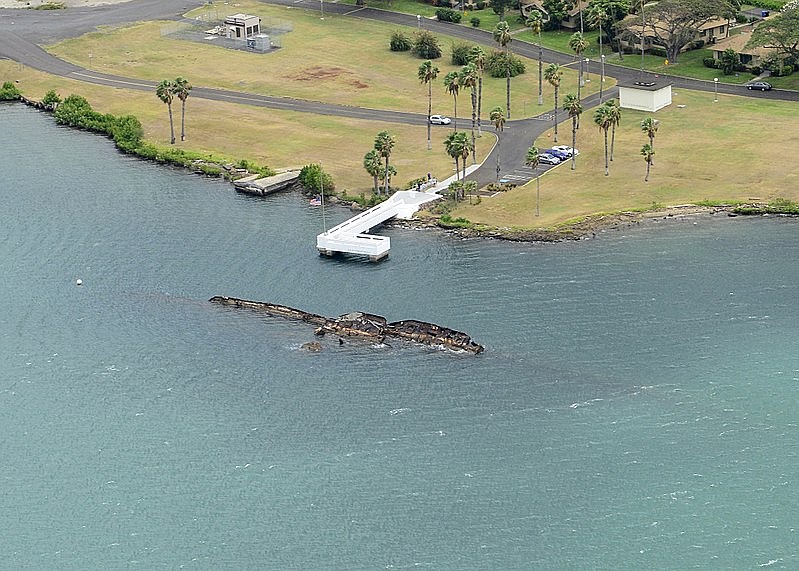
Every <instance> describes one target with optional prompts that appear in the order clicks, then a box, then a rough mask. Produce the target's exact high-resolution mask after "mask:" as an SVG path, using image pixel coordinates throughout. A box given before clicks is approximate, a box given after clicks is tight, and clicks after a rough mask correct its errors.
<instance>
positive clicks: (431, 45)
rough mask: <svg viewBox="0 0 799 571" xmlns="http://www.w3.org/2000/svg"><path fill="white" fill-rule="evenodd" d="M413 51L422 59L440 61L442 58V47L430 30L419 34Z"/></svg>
mask: <svg viewBox="0 0 799 571" xmlns="http://www.w3.org/2000/svg"><path fill="white" fill-rule="evenodd" d="M412 51H413V53H414V55H416V56H417V57H419V58H421V59H438V58H440V57H441V46H439V45H438V39H436V37H435V36H434V35H433V34H432V32H429V31H428V30H422V31H421V32H417V34H416V37H415V38H414V41H413V48H412Z"/></svg>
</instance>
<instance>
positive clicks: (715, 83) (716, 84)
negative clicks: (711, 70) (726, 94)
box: [713, 77, 719, 103]
mask: <svg viewBox="0 0 799 571" xmlns="http://www.w3.org/2000/svg"><path fill="white" fill-rule="evenodd" d="M718 100H719V78H718V77H714V78H713V102H714V103H716V102H718Z"/></svg>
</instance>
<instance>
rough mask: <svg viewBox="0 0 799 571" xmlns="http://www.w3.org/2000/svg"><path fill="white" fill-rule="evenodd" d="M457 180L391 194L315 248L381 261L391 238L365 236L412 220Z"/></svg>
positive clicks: (320, 240) (322, 236)
mask: <svg viewBox="0 0 799 571" xmlns="http://www.w3.org/2000/svg"><path fill="white" fill-rule="evenodd" d="M478 166H479V165H472V166H470V167H467V168H466V174H467V175H469V174H471V173H472V172H474V171H475V170H476V169H477V167H478ZM454 180H455V176H452V177H450V178H448V179H446V180H444V181H441V182H439V183H437V184H436V185H435V186H433V187H432V188H428V189H426V190H424V191H422V192H417V191H415V190H401V191H399V192H395V193H394V194H392V195H391V196H390V197H389V198H388V200H386V201H385V202H381V203H380V204H378V205H377V206H373V207H372V208H370V209H369V210H365V211H363V212H361V213H359V214H357V215H355V216H353V217H352V218H350V219H349V220H346V221H344V222H342V223H341V224H339V225H338V226H335V227H333V228H331V229H330V230H328V231H327V232H323V233H322V234H319V235H318V236H317V237H316V249H317V250H319V252H320V253H322V254H326V255H328V256H332V255H333V254H335V253H336V252H344V253H347V254H361V255H364V256H369V259H370V260H373V261H374V260H379V259H381V258H383V257H385V256H387V255H388V252H389V250H390V249H391V239H390V238H389V237H388V236H375V235H372V234H366V232H368V231H369V230H370V229H372V228H374V227H375V226H377V225H378V224H382V223H383V222H385V221H386V220H389V219H390V218H394V217H395V216H396V217H397V218H404V219H406V220H407V219H409V218H411V217H413V215H414V213H415V212H416V211H417V210H419V207H420V206H421V205H422V204H426V203H428V202H432V201H434V200H438V199H439V198H441V196H440V195H439V194H438V193H439V192H441V191H442V190H447V189H448V188H449V185H450V183H452V182H453V181H454Z"/></svg>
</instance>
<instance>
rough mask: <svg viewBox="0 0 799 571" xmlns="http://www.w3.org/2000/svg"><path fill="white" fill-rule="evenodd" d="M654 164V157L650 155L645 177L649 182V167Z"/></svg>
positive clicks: (645, 180)
mask: <svg viewBox="0 0 799 571" xmlns="http://www.w3.org/2000/svg"><path fill="white" fill-rule="evenodd" d="M650 166H652V158H651V157H650V158H649V159H648V160H647V161H646V176H645V177H644V182H649V167H650Z"/></svg>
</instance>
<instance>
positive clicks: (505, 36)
mask: <svg viewBox="0 0 799 571" xmlns="http://www.w3.org/2000/svg"><path fill="white" fill-rule="evenodd" d="M494 41H495V42H497V43H498V44H499V45H500V46H501V47H502V49H503V50H504V51H505V79H506V80H507V87H506V93H507V107H506V109H507V110H508V112H507V115H506V116H507V118H508V119H510V65H511V61H510V52H509V49H508V45H509V44H510V43H511V41H513V37H512V36H511V35H510V26H509V25H508V23H507V22H505V21H502V22H498V23H497V27H496V28H495V29H494Z"/></svg>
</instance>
